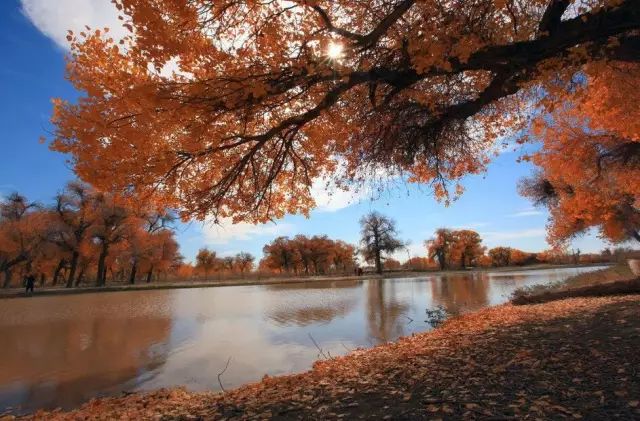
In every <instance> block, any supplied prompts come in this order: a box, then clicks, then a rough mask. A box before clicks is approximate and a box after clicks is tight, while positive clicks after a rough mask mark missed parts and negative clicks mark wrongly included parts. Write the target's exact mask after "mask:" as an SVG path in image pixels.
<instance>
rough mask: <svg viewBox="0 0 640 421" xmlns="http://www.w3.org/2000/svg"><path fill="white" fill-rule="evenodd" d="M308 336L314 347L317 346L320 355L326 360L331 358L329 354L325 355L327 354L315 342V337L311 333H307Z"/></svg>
mask: <svg viewBox="0 0 640 421" xmlns="http://www.w3.org/2000/svg"><path fill="white" fill-rule="evenodd" d="M309 338H310V339H311V342H313V344H314V345H315V346H316V348H318V352H320V355H321V356H323V357H324V358H325V359H327V360H331V359H332V358H331V356H327V354H325V353H324V351H323V350H322V348H320V345H318V343H317V342H316V340H315V339H313V336H311V333H309Z"/></svg>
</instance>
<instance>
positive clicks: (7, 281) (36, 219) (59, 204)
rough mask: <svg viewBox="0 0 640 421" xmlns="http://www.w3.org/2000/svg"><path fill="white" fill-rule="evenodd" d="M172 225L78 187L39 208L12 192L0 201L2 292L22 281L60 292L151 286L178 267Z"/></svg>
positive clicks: (160, 214)
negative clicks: (28, 279)
mask: <svg viewBox="0 0 640 421" xmlns="http://www.w3.org/2000/svg"><path fill="white" fill-rule="evenodd" d="M174 219H175V217H174V216H173V215H172V214H171V213H170V212H164V211H158V210H156V209H152V208H147V207H145V206H140V205H138V204H135V203H133V202H131V201H127V200H125V199H124V198H122V197H117V196H115V195H111V194H105V193H101V192H98V191H95V190H94V189H93V188H91V187H90V186H89V185H87V184H84V183H81V182H71V183H69V184H68V185H67V186H66V187H65V188H64V190H63V191H61V192H60V193H59V194H57V195H56V196H55V199H54V201H53V203H52V204H49V205H46V206H45V205H41V204H38V203H34V202H30V201H29V200H28V199H27V198H26V197H25V196H23V195H20V194H18V193H13V194H11V195H9V196H7V197H6V198H3V199H2V200H0V272H1V273H2V277H3V281H2V286H3V287H4V288H7V287H9V286H12V285H16V284H19V283H20V282H21V278H22V277H23V276H24V275H26V274H31V275H34V276H36V277H37V279H38V280H39V281H40V284H45V283H47V282H49V283H50V284H52V285H57V284H64V285H65V286H66V287H74V286H80V285H85V284H93V285H96V286H103V285H105V284H106V283H107V281H108V280H111V281H118V282H128V283H131V284H133V283H135V282H137V281H141V280H143V281H145V282H151V281H152V280H153V279H154V277H158V276H159V275H161V274H165V275H166V274H167V273H168V272H173V271H176V270H177V269H178V268H179V267H180V266H181V265H182V264H183V263H182V260H183V258H182V256H181V255H180V253H179V247H178V243H177V242H176V240H175V236H174V232H173V229H172V228H171V226H172V222H173V221H174Z"/></svg>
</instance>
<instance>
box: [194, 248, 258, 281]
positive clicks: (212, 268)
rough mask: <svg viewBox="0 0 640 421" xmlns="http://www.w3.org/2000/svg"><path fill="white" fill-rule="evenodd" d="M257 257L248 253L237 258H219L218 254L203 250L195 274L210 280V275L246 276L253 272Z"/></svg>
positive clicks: (241, 253) (198, 256) (199, 253)
mask: <svg viewBox="0 0 640 421" xmlns="http://www.w3.org/2000/svg"><path fill="white" fill-rule="evenodd" d="M255 259H256V258H255V257H254V256H253V255H252V254H249V253H246V252H240V253H238V254H236V255H235V256H226V257H218V256H217V254H216V252H215V251H213V250H209V249H208V248H206V247H205V248H201V249H200V250H199V251H198V254H197V255H196V262H195V267H194V270H193V274H195V275H199V276H204V277H205V278H208V277H209V275H212V274H218V275H229V274H245V273H249V272H251V271H252V270H253V267H254V261H255Z"/></svg>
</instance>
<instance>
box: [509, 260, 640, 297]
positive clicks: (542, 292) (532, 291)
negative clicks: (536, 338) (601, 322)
mask: <svg viewBox="0 0 640 421" xmlns="http://www.w3.org/2000/svg"><path fill="white" fill-rule="evenodd" d="M625 294H640V277H637V276H635V275H634V274H633V273H632V272H631V269H630V268H629V265H628V264H627V263H626V262H621V263H618V264H616V265H613V266H609V267H607V268H605V269H601V270H596V271H593V272H585V273H581V274H579V275H576V276H572V277H570V278H568V279H565V280H564V281H561V282H559V283H555V284H544V285H536V286H534V287H530V288H524V289H518V290H516V291H515V292H514V294H513V298H512V300H511V302H512V303H513V304H516V305H524V304H539V303H545V302H549V301H554V300H561V299H565V298H572V297H601V296H611V295H625Z"/></svg>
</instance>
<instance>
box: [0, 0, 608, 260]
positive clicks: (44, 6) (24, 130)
mask: <svg viewBox="0 0 640 421" xmlns="http://www.w3.org/2000/svg"><path fill="white" fill-rule="evenodd" d="M0 16H2V20H3V22H2V25H0V48H2V51H1V57H3V60H2V62H1V63H0V92H1V93H2V103H1V104H0V107H1V110H0V127H1V128H2V132H1V134H0V146H1V147H2V151H3V159H2V161H1V164H0V195H6V194H7V193H10V192H12V191H19V192H21V193H23V194H25V195H27V196H28V197H29V198H30V199H32V200H38V201H41V202H43V203H48V202H50V201H51V199H52V198H53V196H54V194H55V193H56V192H57V191H58V190H60V189H61V188H62V187H63V186H64V184H65V183H66V182H67V181H69V180H71V179H73V178H74V174H73V171H72V170H71V168H70V167H69V166H68V164H67V163H66V162H65V161H66V157H65V156H63V155H61V154H58V153H54V152H51V151H49V149H48V148H47V146H46V145H42V144H40V143H39V142H38V138H39V136H41V135H45V136H46V135H47V132H48V131H49V130H50V125H49V122H48V121H49V115H50V112H51V102H50V100H51V98H53V97H61V98H64V99H69V100H74V99H75V98H77V97H78V93H77V92H76V91H75V90H74V89H73V87H72V86H71V85H70V84H69V83H68V82H67V81H66V80H65V79H64V55H65V53H66V47H65V43H66V41H65V40H64V37H65V33H66V30H67V29H79V28H81V27H82V26H84V24H85V23H86V24H89V26H92V27H104V26H109V27H110V28H111V32H112V34H114V35H115V36H117V34H118V33H120V30H119V28H118V27H117V19H116V14H115V11H114V9H113V6H112V5H111V3H110V2H109V1H108V0H3V1H1V2H0ZM517 156H518V154H517V153H516V152H505V153H502V154H501V155H500V156H499V157H497V158H496V159H495V161H494V162H493V163H492V164H491V165H490V167H489V170H488V172H487V174H485V175H484V176H476V177H469V178H468V179H467V180H465V183H464V185H465V188H466V193H465V194H464V195H463V196H462V198H461V199H460V200H458V201H457V202H455V203H453V204H452V205H451V206H449V207H445V206H444V205H443V204H440V203H438V202H436V201H435V199H434V198H433V196H432V195H430V193H429V190H428V189H427V188H425V187H419V186H410V187H400V188H397V189H394V190H392V191H390V192H387V193H386V194H384V195H382V197H381V198H379V199H377V200H375V201H372V200H370V198H367V197H362V198H350V197H348V196H346V195H345V194H342V193H340V194H338V197H337V198H334V199H333V200H328V197H327V195H324V194H322V195H320V196H319V198H320V201H321V207H320V208H319V209H318V210H315V211H314V212H312V214H311V216H310V218H308V219H305V218H304V217H302V216H287V217H286V218H284V219H283V220H282V221H279V222H278V223H277V224H269V225H265V226H250V225H247V224H242V225H237V226H225V227H215V226H212V225H210V224H205V225H203V224H202V223H197V222H193V223H190V224H182V225H180V226H179V227H178V239H179V241H180V244H181V249H182V253H183V254H184V255H185V256H186V257H187V258H188V259H192V258H193V256H194V255H195V253H196V252H197V250H198V249H199V248H200V247H203V246H209V247H210V248H212V249H214V250H216V251H217V252H218V253H220V254H223V255H227V254H233V253H237V252H239V251H248V252H251V253H253V254H255V255H257V256H260V255H261V250H262V246H263V245H264V244H265V243H266V242H269V241H270V240H272V239H273V238H275V237H276V236H278V235H295V234H299V233H300V234H307V235H313V234H327V235H329V236H330V237H332V238H336V239H342V240H345V241H348V242H351V243H354V244H355V243H357V241H358V237H359V227H358V220H359V219H360V217H361V216H362V215H364V214H365V213H367V212H369V211H371V210H377V211H379V212H381V213H384V214H386V215H389V216H391V217H392V218H394V219H395V220H396V221H397V225H398V228H399V230H400V234H401V237H402V238H403V239H405V240H408V241H410V242H411V247H410V248H409V249H410V250H409V253H410V254H411V256H418V255H419V256H423V255H424V254H425V250H424V247H423V242H424V240H425V239H428V238H429V237H430V236H431V235H432V234H433V232H434V230H435V229H436V228H439V227H451V228H459V227H466V228H470V229H474V230H476V231H478V232H479V233H480V234H481V235H482V237H483V239H484V244H485V245H487V246H489V247H494V246H496V245H508V246H512V247H517V248H520V249H523V250H527V251H538V250H542V249H545V248H548V246H547V244H546V242H545V239H544V237H545V230H544V229H545V223H546V220H547V213H546V211H545V210H543V209H533V208H532V207H531V205H530V203H528V201H527V200H525V199H524V198H522V197H520V196H519V195H518V193H517V189H516V185H517V181H518V180H519V179H520V178H522V177H524V176H526V175H528V174H530V172H531V169H532V167H531V166H530V165H529V164H525V163H517V162H516V158H517ZM350 202H351V203H350ZM574 247H578V248H580V249H581V250H582V251H583V252H588V251H598V250H601V249H602V248H603V247H605V244H604V243H603V242H602V241H600V240H599V239H597V238H595V236H593V235H589V236H586V237H583V238H581V239H579V240H578V241H576V242H575V244H574ZM398 257H399V258H406V253H405V252H403V253H401V254H399V255H398Z"/></svg>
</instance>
